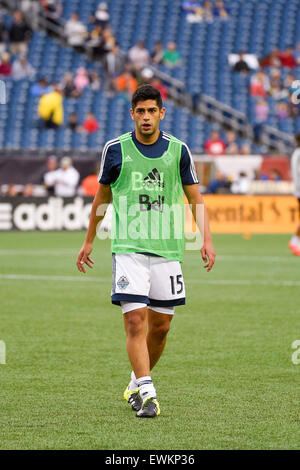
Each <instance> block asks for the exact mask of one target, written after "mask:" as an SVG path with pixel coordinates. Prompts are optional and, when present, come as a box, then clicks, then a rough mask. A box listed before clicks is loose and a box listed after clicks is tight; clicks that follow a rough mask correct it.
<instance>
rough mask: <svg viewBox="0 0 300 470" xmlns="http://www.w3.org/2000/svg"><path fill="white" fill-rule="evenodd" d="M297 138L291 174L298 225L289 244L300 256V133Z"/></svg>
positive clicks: (293, 251) (292, 250)
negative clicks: (296, 204)
mask: <svg viewBox="0 0 300 470" xmlns="http://www.w3.org/2000/svg"><path fill="white" fill-rule="evenodd" d="M295 140H296V142H297V148H296V149H295V150H294V152H293V154H292V156H291V174H292V179H293V182H294V185H295V189H294V194H295V196H296V198H297V199H298V225H297V228H296V232H295V234H294V235H293V236H292V238H291V240H290V241H289V245H288V246H289V249H290V250H291V252H292V253H293V254H294V255H296V256H300V133H299V134H297V135H295Z"/></svg>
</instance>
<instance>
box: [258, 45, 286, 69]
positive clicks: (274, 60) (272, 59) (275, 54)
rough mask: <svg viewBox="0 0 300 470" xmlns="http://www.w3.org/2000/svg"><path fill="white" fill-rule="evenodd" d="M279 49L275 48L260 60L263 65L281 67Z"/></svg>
mask: <svg viewBox="0 0 300 470" xmlns="http://www.w3.org/2000/svg"><path fill="white" fill-rule="evenodd" d="M279 54H280V51H279V49H273V50H272V51H271V52H270V54H269V55H267V56H266V57H264V58H263V59H261V60H260V61H259V63H260V66H261V67H281V61H280V59H279Z"/></svg>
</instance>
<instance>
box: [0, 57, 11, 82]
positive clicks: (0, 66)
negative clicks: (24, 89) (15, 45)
mask: <svg viewBox="0 0 300 470" xmlns="http://www.w3.org/2000/svg"><path fill="white" fill-rule="evenodd" d="M11 69H12V66H11V62H10V55H9V53H8V52H3V54H2V57H1V62H0V78H7V77H10V76H11Z"/></svg>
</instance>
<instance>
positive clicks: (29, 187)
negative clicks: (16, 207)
mask: <svg viewBox="0 0 300 470" xmlns="http://www.w3.org/2000/svg"><path fill="white" fill-rule="evenodd" d="M22 196H23V197H32V196H33V184H31V183H28V184H25V186H24V188H23V191H22Z"/></svg>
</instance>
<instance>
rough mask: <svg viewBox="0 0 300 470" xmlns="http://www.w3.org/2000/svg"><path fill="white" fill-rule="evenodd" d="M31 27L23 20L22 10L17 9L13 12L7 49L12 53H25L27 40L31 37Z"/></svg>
mask: <svg viewBox="0 0 300 470" xmlns="http://www.w3.org/2000/svg"><path fill="white" fill-rule="evenodd" d="M31 34H32V32H31V29H30V28H29V26H28V24H27V23H26V22H25V20H24V18H23V15H22V12H21V11H20V10H17V11H15V12H14V13H13V22H12V24H11V27H10V28H9V34H8V36H9V49H10V52H11V53H12V54H13V55H16V54H27V51H28V45H27V43H28V41H29V39H30V38H31Z"/></svg>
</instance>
